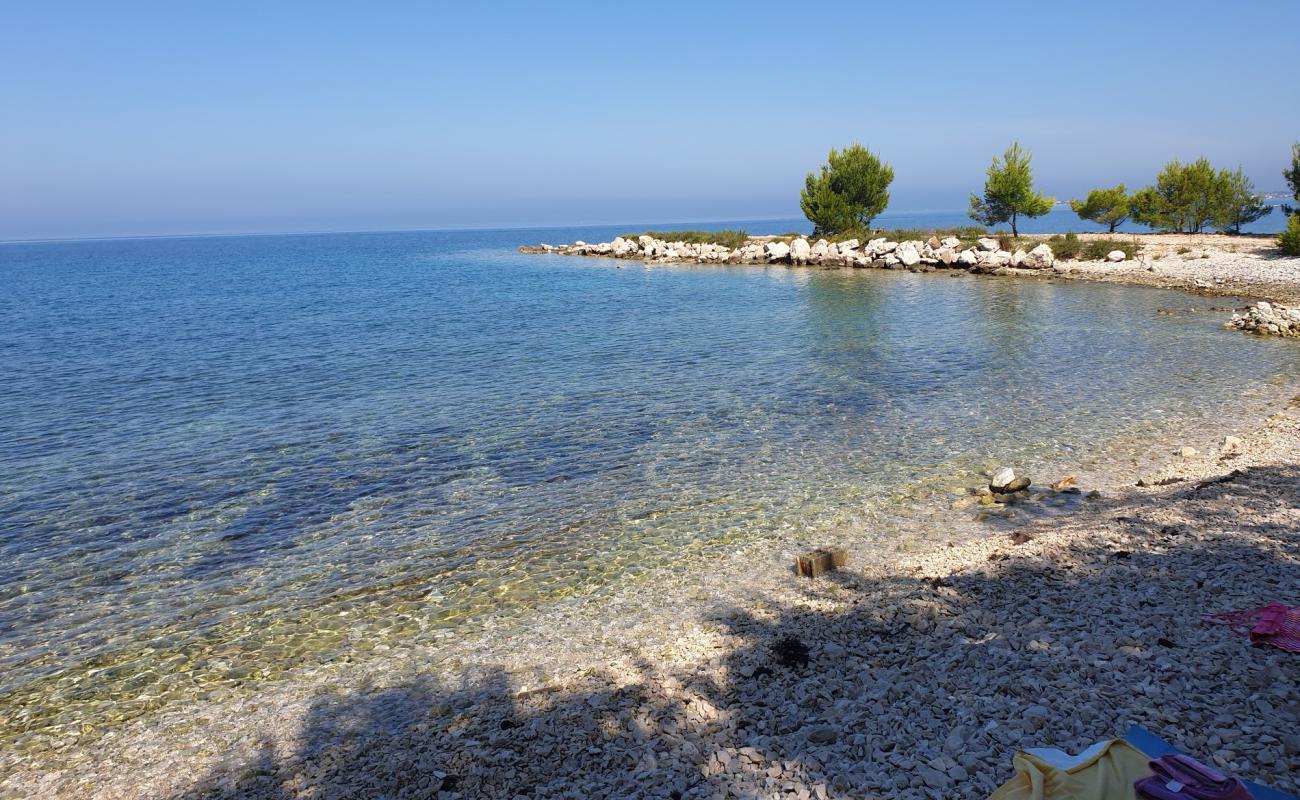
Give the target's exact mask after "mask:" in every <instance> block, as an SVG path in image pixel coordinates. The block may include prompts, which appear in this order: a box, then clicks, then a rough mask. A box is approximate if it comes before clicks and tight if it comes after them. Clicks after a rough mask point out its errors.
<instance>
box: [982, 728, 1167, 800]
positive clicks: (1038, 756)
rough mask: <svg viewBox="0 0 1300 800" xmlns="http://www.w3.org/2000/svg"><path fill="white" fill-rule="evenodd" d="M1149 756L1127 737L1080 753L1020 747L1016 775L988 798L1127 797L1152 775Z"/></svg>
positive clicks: (1075, 799)
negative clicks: (1072, 753) (1148, 764)
mask: <svg viewBox="0 0 1300 800" xmlns="http://www.w3.org/2000/svg"><path fill="white" fill-rule="evenodd" d="M1149 760H1150V759H1149V758H1147V757H1146V756H1145V755H1143V754H1142V753H1141V752H1139V751H1138V750H1137V748H1135V747H1133V745H1131V744H1129V743H1128V742H1126V741H1124V740H1123V739H1111V740H1110V741H1106V742H1098V743H1097V744H1094V745H1093V746H1092V747H1089V748H1088V749H1087V750H1084V751H1083V752H1082V753H1080V754H1079V755H1077V756H1071V755H1069V754H1067V753H1065V752H1063V751H1061V750H1053V749H1050V748H1034V749H1032V750H1021V751H1020V752H1018V753H1016V755H1015V757H1014V758H1013V759H1012V760H1011V761H1012V764H1014V765H1015V768H1016V775H1015V777H1014V778H1012V779H1011V780H1009V781H1007V782H1006V783H1005V784H1003V785H1002V786H1001V787H999V788H998V790H997V791H995V792H994V793H993V794H992V795H990V797H989V800H1125V799H1126V798H1136V797H1137V792H1136V791H1134V789H1133V784H1134V782H1136V781H1138V780H1140V779H1142V778H1145V777H1146V776H1147V775H1150V774H1151V769H1150V768H1149V767H1148V766H1147V762H1148V761H1149Z"/></svg>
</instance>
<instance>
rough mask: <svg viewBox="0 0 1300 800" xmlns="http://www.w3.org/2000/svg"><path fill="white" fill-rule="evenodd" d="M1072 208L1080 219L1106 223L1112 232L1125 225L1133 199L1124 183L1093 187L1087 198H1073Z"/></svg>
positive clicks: (1130, 211)
mask: <svg viewBox="0 0 1300 800" xmlns="http://www.w3.org/2000/svg"><path fill="white" fill-rule="evenodd" d="M1070 208H1072V209H1074V213H1076V214H1078V215H1079V217H1080V219H1086V220H1091V221H1093V222H1096V223H1097V224H1098V225H1105V226H1107V228H1108V229H1109V230H1110V232H1111V233H1114V232H1115V229H1116V228H1118V227H1119V226H1120V225H1123V224H1124V223H1125V222H1126V221H1127V220H1128V218H1129V214H1131V213H1132V211H1133V200H1132V198H1131V197H1129V194H1128V188H1127V187H1126V186H1124V184H1122V183H1121V184H1120V185H1119V186H1114V187H1112V188H1110V189H1093V190H1092V191H1091V192H1088V197H1087V199H1085V200H1071V201H1070Z"/></svg>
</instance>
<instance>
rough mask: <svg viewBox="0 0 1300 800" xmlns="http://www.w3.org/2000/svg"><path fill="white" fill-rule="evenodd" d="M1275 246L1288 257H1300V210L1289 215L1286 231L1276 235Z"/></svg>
mask: <svg viewBox="0 0 1300 800" xmlns="http://www.w3.org/2000/svg"><path fill="white" fill-rule="evenodd" d="M1277 246H1278V247H1280V248H1282V252H1283V253H1286V254H1287V255H1289V256H1300V210H1297V211H1296V212H1295V213H1293V214H1292V215H1291V218H1290V219H1288V220H1287V223H1286V230H1284V231H1282V233H1280V234H1278V237H1277Z"/></svg>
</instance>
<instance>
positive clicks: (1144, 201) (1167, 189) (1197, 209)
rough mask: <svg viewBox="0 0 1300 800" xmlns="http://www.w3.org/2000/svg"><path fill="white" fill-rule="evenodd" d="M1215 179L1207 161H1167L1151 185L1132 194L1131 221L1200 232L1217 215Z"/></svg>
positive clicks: (1216, 175) (1217, 191) (1174, 229)
mask: <svg viewBox="0 0 1300 800" xmlns="http://www.w3.org/2000/svg"><path fill="white" fill-rule="evenodd" d="M1218 178H1219V175H1218V173H1216V172H1215V171H1214V168H1213V167H1211V166H1210V162H1209V161H1208V160H1207V159H1204V158H1199V159H1197V160H1196V161H1193V162H1192V163H1190V164H1184V163H1182V162H1181V161H1178V160H1174V161H1170V162H1169V163H1168V164H1165V168H1164V169H1162V170H1161V171H1160V174H1159V175H1158V176H1157V177H1156V185H1155V186H1147V187H1145V188H1142V189H1139V190H1138V191H1137V192H1136V193H1135V194H1134V195H1133V220H1134V221H1135V222H1139V223H1141V224H1143V225H1147V226H1149V227H1151V228H1156V229H1158V230H1166V231H1172V232H1174V233H1200V232H1201V231H1203V230H1205V228H1206V227H1208V226H1210V225H1212V224H1214V221H1215V219H1216V217H1218V216H1219V215H1220V213H1221V211H1220V208H1219V206H1220V203H1221V198H1220V196H1219V194H1220V191H1219V184H1218Z"/></svg>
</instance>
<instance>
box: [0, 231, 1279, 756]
mask: <svg viewBox="0 0 1300 800" xmlns="http://www.w3.org/2000/svg"><path fill="white" fill-rule="evenodd" d="M771 226H772V227H773V229H774V230H782V229H784V228H786V227H788V224H782V223H771ZM747 227H749V228H750V229H751V230H760V228H759V226H757V225H753V224H751V225H749V226H747ZM620 232H625V231H624V230H623V229H570V230H549V231H540V230H530V231H473V232H422V233H392V234H350V235H343V234H337V235H315V236H258V237H216V238H190V239H155V240H119V241H98V242H68V243H46V244H16V245H5V246H0V281H2V284H0V312H2V313H3V318H4V320H5V324H4V325H3V326H2V327H0V374H2V375H3V376H4V391H3V392H2V393H0V740H7V741H14V742H19V743H22V744H23V745H24V746H28V745H30V746H37V745H40V744H48V743H50V742H51V741H53V739H51V738H49V737H56V738H57V737H61V736H66V735H72V734H75V733H77V732H79V731H85V730H89V729H92V728H98V727H100V726H102V725H103V724H105V723H108V722H111V721H112V720H114V719H118V718H123V717H129V716H132V715H134V714H138V713H141V712H144V711H148V710H151V709H154V708H158V707H161V706H164V705H167V704H169V703H174V702H181V701H183V700H184V699H185V698H186V697H189V696H192V695H193V693H194V692H199V691H206V690H207V689H210V688H212V687H214V686H215V687H232V686H242V685H247V684H248V683H249V682H250V681H257V680H263V679H268V678H272V677H274V676H275V675H276V674H278V673H280V672H282V671H283V670H286V669H290V668H292V667H294V666H297V665H300V664H312V663H319V662H321V661H326V660H329V659H333V658H338V657H340V656H342V655H345V654H349V653H355V652H357V651H362V650H365V649H367V648H369V647H372V646H374V645H375V644H376V643H382V642H388V641H412V640H419V639H421V638H422V637H428V636H432V635H435V634H436V633H438V632H440V631H445V630H447V629H448V628H455V627H456V626H460V625H467V624H472V623H473V622H474V621H475V620H476V619H479V618H480V617H482V616H483V615H485V614H489V613H495V612H498V611H500V610H502V609H515V608H529V607H532V606H534V605H536V604H539V603H545V602H547V601H548V600H551V599H553V598H556V597H561V596H564V595H566V594H573V593H582V592H585V591H590V590H591V589H592V588H593V587H598V586H602V585H606V584H608V583H610V582H617V581H621V580H627V579H628V578H629V577H631V576H634V575H637V574H641V573H644V572H645V571H647V570H650V569H653V568H655V567H657V566H660V565H663V564H666V563H668V562H669V561H671V560H672V559H674V558H679V557H681V556H682V555H683V554H684V553H699V552H707V551H708V549H709V548H711V547H721V546H724V545H725V544H726V543H729V542H737V541H752V540H754V539H756V538H760V537H762V536H764V535H765V534H767V533H770V532H771V531H773V530H775V529H777V528H778V527H786V528H788V527H791V526H793V527H796V528H797V527H807V528H813V527H816V526H819V525H827V524H835V522H836V521H837V520H841V519H843V518H844V515H845V514H846V513H850V512H852V511H853V509H859V508H861V507H863V505H864V504H870V503H873V502H876V501H878V500H880V499H881V498H888V497H890V496H893V495H896V494H898V493H900V492H906V491H909V488H910V487H914V486H916V485H918V483H924V482H926V481H932V482H937V483H943V482H944V481H945V480H948V479H949V478H951V477H952V476H959V475H960V474H961V472H962V471H963V470H970V469H976V468H978V467H979V466H980V465H982V464H985V463H987V462H990V461H1005V462H1008V463H1016V464H1025V465H1028V466H1030V467H1032V466H1033V465H1035V464H1044V463H1073V462H1076V461H1078V460H1080V459H1086V458H1087V457H1089V456H1091V455H1093V454H1095V453H1097V452H1099V451H1100V449H1102V448H1104V447H1105V446H1106V445H1107V443H1108V442H1110V441H1112V440H1114V439H1115V438H1116V437H1124V436H1132V435H1135V434H1138V433H1141V432H1143V431H1149V430H1154V429H1156V428H1168V427H1177V426H1180V425H1185V424H1187V423H1188V422H1189V421H1193V420H1196V419H1198V418H1200V417H1201V416H1202V415H1207V416H1209V417H1211V418H1213V417H1214V416H1215V415H1216V414H1217V413H1218V412H1217V409H1218V408H1221V407H1223V406H1224V405H1229V404H1231V403H1233V402H1234V401H1235V399H1236V398H1237V397H1238V396H1239V394H1240V393H1241V392H1242V391H1243V390H1244V389H1247V388H1249V387H1251V386H1256V385H1261V384H1262V383H1264V382H1266V381H1268V380H1269V379H1271V378H1275V377H1276V376H1279V375H1293V374H1294V373H1295V372H1296V368H1297V352H1298V351H1297V349H1296V348H1295V346H1294V345H1293V344H1292V343H1287V342H1275V341H1265V340H1260V339H1256V338H1252V337H1247V336H1242V335H1236V334H1229V333H1225V332H1223V331H1220V330H1219V327H1218V326H1219V324H1220V323H1221V321H1222V319H1223V318H1224V317H1225V316H1226V314H1206V313H1201V314H1187V315H1179V316H1162V315H1159V314H1157V313H1156V309H1157V308H1160V307H1164V306H1174V307H1182V306H1187V305H1189V304H1190V303H1189V301H1190V298H1189V297H1188V296H1187V295H1182V294H1178V293H1173V292H1165V291H1158V290H1145V289H1133V288H1124V287H1116V286H1108V285H1088V284H1078V283H1057V282H1047V281H1038V280H1026V281H1019V280H1012V279H982V278H974V277H968V276H961V277H949V276H947V275H912V274H907V273H903V274H899V273H885V272H874V271H824V272H819V271H799V270H791V269H786V268H770V269H769V268H748V267H730V268H705V267H673V268H664V267H646V266H643V265H639V264H635V263H630V262H614V261H608V260H600V259H574V258H564V257H558V256H526V255H521V254H519V253H517V252H516V251H515V249H514V248H515V247H516V246H517V245H518V244H521V243H535V242H538V241H552V242H560V241H571V240H573V239H578V238H582V239H586V240H588V241H593V240H600V239H608V238H610V237H611V236H613V235H615V234H617V233H620ZM1198 301H1199V302H1200V303H1201V304H1202V305H1204V301H1203V300H1199V299H1198Z"/></svg>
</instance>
